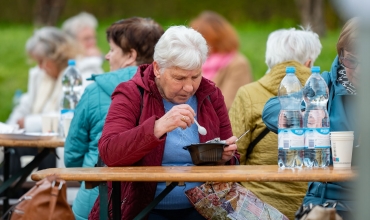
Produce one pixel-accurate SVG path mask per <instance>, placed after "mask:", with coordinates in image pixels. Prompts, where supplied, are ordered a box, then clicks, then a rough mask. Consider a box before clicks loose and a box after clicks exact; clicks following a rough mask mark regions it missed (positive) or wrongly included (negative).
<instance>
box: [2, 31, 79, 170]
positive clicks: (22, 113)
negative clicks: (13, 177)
mask: <svg viewBox="0 0 370 220" xmlns="http://www.w3.org/2000/svg"><path fill="white" fill-rule="evenodd" d="M26 51H27V54H28V56H29V57H30V58H31V59H32V60H34V61H36V62H37V64H38V65H37V66H36V67H33V68H31V69H30V71H29V77H28V90H27V93H25V94H23V95H22V97H21V100H20V103H19V105H17V106H16V107H15V108H14V109H13V111H12V113H11V114H10V116H9V118H8V120H7V124H12V125H16V124H17V125H19V128H23V129H24V130H25V131H26V132H41V131H42V114H49V113H55V112H59V110H60V101H61V98H62V93H63V92H62V75H63V74H62V73H63V71H64V69H65V68H66V67H67V65H68V60H69V59H74V58H75V57H77V56H78V54H79V53H80V51H79V50H77V49H76V47H75V45H74V44H73V41H71V40H70V38H69V37H68V36H67V35H66V34H65V33H63V32H62V31H61V30H59V29H57V28H54V27H44V28H41V29H39V30H36V31H35V32H34V34H33V36H32V37H30V38H29V39H28V40H27V43H26ZM37 151H38V150H37V148H15V154H12V156H11V158H10V160H11V161H10V163H11V171H10V173H14V172H17V171H18V170H19V169H20V164H21V163H20V157H21V156H23V155H36V154H37ZM54 166H55V156H54V155H52V154H50V155H49V156H48V157H47V158H45V159H44V161H43V162H42V163H41V165H40V166H39V168H40V169H42V168H47V167H54Z"/></svg>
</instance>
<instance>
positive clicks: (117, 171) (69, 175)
mask: <svg viewBox="0 0 370 220" xmlns="http://www.w3.org/2000/svg"><path fill="white" fill-rule="evenodd" d="M52 174H57V175H59V176H60V178H62V179H64V180H66V181H85V182H102V181H123V182H125V181H127V182H131V181H144V182H174V181H176V182H206V181H219V182H229V181H234V182H250V181H254V182H284V181H289V182H290V181H298V182H304V181H307V182H309V181H325V182H333V181H347V180H349V179H353V178H354V177H355V175H356V171H355V170H354V169H350V168H349V169H348V168H342V169H334V168H333V167H327V168H302V169H289V168H286V169H282V168H279V167H278V166H277V165H251V166H248V165H240V166H142V167H91V168H50V169H46V170H40V171H37V172H35V173H33V174H32V176H31V178H32V179H33V180H35V181H37V180H41V179H43V178H45V177H46V176H48V175H52Z"/></svg>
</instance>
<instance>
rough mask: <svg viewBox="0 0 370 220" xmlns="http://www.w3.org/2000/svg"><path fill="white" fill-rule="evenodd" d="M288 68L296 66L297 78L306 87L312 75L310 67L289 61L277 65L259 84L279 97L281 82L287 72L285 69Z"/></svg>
mask: <svg viewBox="0 0 370 220" xmlns="http://www.w3.org/2000/svg"><path fill="white" fill-rule="evenodd" d="M287 66H294V67H295V68H296V76H297V77H298V79H299V81H300V82H301V84H302V86H304V85H305V83H306V80H307V79H308V77H310V75H311V71H310V69H309V68H308V67H306V66H304V65H302V64H300V63H298V62H296V61H287V62H283V63H280V64H277V65H275V66H274V67H273V68H272V69H271V70H270V72H269V73H267V74H266V75H264V76H263V77H262V78H261V79H260V80H258V82H259V83H260V84H261V85H262V86H263V87H264V88H265V89H266V90H268V91H269V92H270V93H272V94H273V95H275V96H277V93H278V88H279V85H280V82H281V80H282V79H283V78H284V77H285V75H286V72H285V68H286V67H287Z"/></svg>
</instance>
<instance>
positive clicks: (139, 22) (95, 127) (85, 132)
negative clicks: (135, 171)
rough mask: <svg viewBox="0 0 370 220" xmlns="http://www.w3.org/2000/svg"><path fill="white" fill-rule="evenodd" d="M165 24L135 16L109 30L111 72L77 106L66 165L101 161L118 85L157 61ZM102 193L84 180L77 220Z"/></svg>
mask: <svg viewBox="0 0 370 220" xmlns="http://www.w3.org/2000/svg"><path fill="white" fill-rule="evenodd" d="M163 32H164V31H163V29H162V27H161V26H160V25H159V24H158V23H156V22H155V21H153V20H152V19H149V18H139V17H133V18H128V19H124V20H120V21H117V22H115V23H113V24H112V25H111V26H110V27H109V28H108V29H107V32H106V33H107V40H108V42H109V45H110V50H109V52H108V53H107V55H106V56H105V57H106V59H107V60H108V61H109V64H110V71H111V72H109V73H106V74H102V75H98V76H95V77H94V80H95V83H93V84H91V85H90V86H88V87H87V88H86V90H85V93H84V94H83V96H82V98H81V100H80V102H79V103H78V105H77V108H76V109H75V114H74V117H73V120H72V122H71V125H70V129H69V133H68V136H67V139H66V142H65V151H64V152H65V153H64V161H65V165H66V167H94V165H95V164H96V163H97V160H98V154H99V152H98V140H99V139H100V136H101V132H102V130H103V125H104V121H105V117H106V114H107V112H108V109H109V106H110V103H111V97H110V96H111V94H112V92H113V91H114V89H115V88H116V86H117V85H118V84H119V83H121V82H125V81H127V80H129V79H131V78H132V77H133V76H134V74H135V73H136V70H137V66H138V65H141V64H150V63H152V62H153V53H154V46H155V44H156V43H157V41H158V40H159V38H160V37H161V36H162V34H163ZM98 195H99V189H98V187H95V188H93V189H85V182H82V184H81V187H80V190H79V191H78V194H77V197H76V199H75V200H74V202H73V206H72V210H73V213H74V215H75V217H76V219H77V220H80V219H87V218H88V215H89V213H90V211H91V208H92V207H93V205H94V202H95V200H96V198H97V196H98Z"/></svg>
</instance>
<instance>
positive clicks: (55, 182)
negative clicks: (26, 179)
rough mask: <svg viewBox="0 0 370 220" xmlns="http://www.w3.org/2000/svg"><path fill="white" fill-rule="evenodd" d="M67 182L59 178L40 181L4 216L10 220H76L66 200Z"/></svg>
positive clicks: (53, 177) (50, 177)
mask: <svg viewBox="0 0 370 220" xmlns="http://www.w3.org/2000/svg"><path fill="white" fill-rule="evenodd" d="M66 193H67V189H66V182H65V181H64V180H62V179H59V178H58V177H57V176H55V175H52V176H48V177H46V178H44V179H42V180H40V181H38V182H37V183H36V184H35V186H34V187H32V188H31V189H30V190H29V191H28V192H27V193H25V194H24V195H23V196H22V197H21V198H19V200H18V203H17V204H15V205H13V206H12V207H11V208H10V209H9V210H8V211H7V212H6V213H5V214H4V216H3V218H2V219H4V217H5V216H6V215H8V214H9V215H10V216H8V219H9V217H10V220H34V219H47V220H57V219H63V220H72V219H75V218H74V215H73V212H72V209H71V207H70V206H69V204H68V202H67V199H66Z"/></svg>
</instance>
